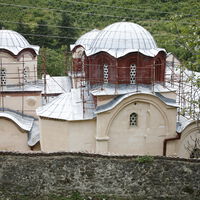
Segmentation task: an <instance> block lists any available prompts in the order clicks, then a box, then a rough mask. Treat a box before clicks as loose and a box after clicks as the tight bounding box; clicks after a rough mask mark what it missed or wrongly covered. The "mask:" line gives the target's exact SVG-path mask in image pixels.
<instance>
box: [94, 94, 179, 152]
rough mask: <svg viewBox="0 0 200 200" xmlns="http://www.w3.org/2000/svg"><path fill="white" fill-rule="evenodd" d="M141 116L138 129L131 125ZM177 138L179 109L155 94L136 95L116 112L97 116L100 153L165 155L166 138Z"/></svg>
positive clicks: (123, 103) (117, 107)
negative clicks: (132, 114)
mask: <svg viewBox="0 0 200 200" xmlns="http://www.w3.org/2000/svg"><path fill="white" fill-rule="evenodd" d="M133 112H135V113H137V114H138V124H137V126H136V127H131V126H130V125H129V118H130V114H131V113H133ZM174 136H176V108H174V107H169V106H167V105H165V104H164V103H163V102H161V100H159V98H157V97H155V96H152V95H132V96H131V97H129V98H127V99H125V100H124V101H123V102H121V103H120V104H118V105H117V106H116V107H115V108H114V109H112V110H110V111H107V112H105V113H100V114H98V115H97V138H98V141H97V152H99V153H101V152H102V153H106V152H111V153H117V154H137V155H162V154H163V141H164V139H165V138H169V137H174Z"/></svg>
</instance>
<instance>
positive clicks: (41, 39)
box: [34, 19, 54, 48]
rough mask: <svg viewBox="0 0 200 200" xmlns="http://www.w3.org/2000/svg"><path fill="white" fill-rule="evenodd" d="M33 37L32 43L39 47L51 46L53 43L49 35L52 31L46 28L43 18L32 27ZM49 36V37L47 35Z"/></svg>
mask: <svg viewBox="0 0 200 200" xmlns="http://www.w3.org/2000/svg"><path fill="white" fill-rule="evenodd" d="M34 34H35V35H36V36H35V39H34V43H35V44H37V45H39V46H40V47H48V48H52V47H53V44H54V40H53V38H51V37H50V35H51V34H52V31H51V30H50V29H49V28H48V24H47V22H46V21H45V20H43V19H40V20H39V21H38V22H37V25H36V27H35V28H34ZM48 36H49V37H48Z"/></svg>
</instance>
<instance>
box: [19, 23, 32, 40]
mask: <svg viewBox="0 0 200 200" xmlns="http://www.w3.org/2000/svg"><path fill="white" fill-rule="evenodd" d="M16 31H17V32H18V33H20V34H22V35H24V36H25V38H26V39H27V40H28V41H29V42H30V43H32V42H33V40H34V38H33V36H32V35H31V34H32V30H31V28H30V27H29V25H28V24H26V23H24V21H23V20H22V19H20V20H19V23H18V24H17V27H16ZM26 34H27V35H26ZM28 34H30V35H28Z"/></svg>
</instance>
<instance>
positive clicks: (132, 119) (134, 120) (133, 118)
mask: <svg viewBox="0 0 200 200" xmlns="http://www.w3.org/2000/svg"><path fill="white" fill-rule="evenodd" d="M137 118H138V116H137V113H131V114H130V126H137Z"/></svg>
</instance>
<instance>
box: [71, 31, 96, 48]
mask: <svg viewBox="0 0 200 200" xmlns="http://www.w3.org/2000/svg"><path fill="white" fill-rule="evenodd" d="M99 32H100V30H98V29H93V30H92V31H89V32H87V33H85V34H83V35H82V36H81V37H80V38H79V39H78V40H77V41H76V43H75V44H73V45H70V48H71V50H73V48H74V47H76V46H78V45H81V46H83V47H84V48H85V49H88V48H90V46H91V44H92V42H93V41H94V39H95V38H96V36H97V34H98V33H99Z"/></svg>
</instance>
